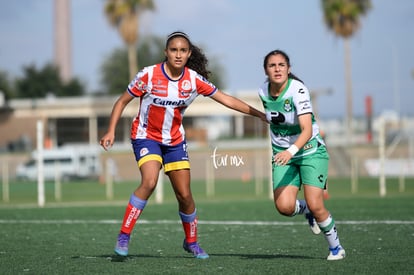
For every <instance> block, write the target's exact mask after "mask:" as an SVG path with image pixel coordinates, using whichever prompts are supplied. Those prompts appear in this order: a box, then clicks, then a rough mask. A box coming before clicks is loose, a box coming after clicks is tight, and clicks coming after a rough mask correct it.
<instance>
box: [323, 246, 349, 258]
mask: <svg viewBox="0 0 414 275" xmlns="http://www.w3.org/2000/svg"><path fill="white" fill-rule="evenodd" d="M343 258H345V249H344V248H343V247H342V246H340V245H338V246H337V247H335V248H329V255H328V258H327V260H329V261H334V260H342V259H343Z"/></svg>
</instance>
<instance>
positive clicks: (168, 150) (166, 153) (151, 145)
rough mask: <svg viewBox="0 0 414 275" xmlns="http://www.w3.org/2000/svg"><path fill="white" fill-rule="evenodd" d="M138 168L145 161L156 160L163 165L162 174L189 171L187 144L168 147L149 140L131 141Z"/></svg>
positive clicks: (182, 143)
mask: <svg viewBox="0 0 414 275" xmlns="http://www.w3.org/2000/svg"><path fill="white" fill-rule="evenodd" d="M131 143H132V148H133V149H134V154H135V159H136V161H137V163H138V167H141V165H142V164H144V163H145V162H147V161H150V160H156V161H158V162H159V163H161V164H162V165H164V172H165V173H166V172H169V171H174V170H182V169H190V161H189V158H188V152H187V142H185V141H183V142H181V143H180V144H178V145H175V146H169V145H165V144H162V143H158V142H156V141H154V140H150V139H133V140H131Z"/></svg>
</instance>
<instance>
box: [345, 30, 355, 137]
mask: <svg viewBox="0 0 414 275" xmlns="http://www.w3.org/2000/svg"><path fill="white" fill-rule="evenodd" d="M344 50H345V85H346V137H347V142H348V144H352V136H353V125H352V117H353V113H352V110H353V106H352V75H351V44H350V41H349V39H348V38H344Z"/></svg>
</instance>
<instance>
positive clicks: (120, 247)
mask: <svg viewBox="0 0 414 275" xmlns="http://www.w3.org/2000/svg"><path fill="white" fill-rule="evenodd" d="M129 237H130V235H128V234H125V233H119V235H118V241H117V242H116V246H115V253H116V254H118V255H119V256H127V255H128V244H129Z"/></svg>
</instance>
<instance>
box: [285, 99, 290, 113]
mask: <svg viewBox="0 0 414 275" xmlns="http://www.w3.org/2000/svg"><path fill="white" fill-rule="evenodd" d="M283 109H285V111H286V112H290V111H292V104H291V103H290V100H289V99H286V100H285V104H284V105H283Z"/></svg>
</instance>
